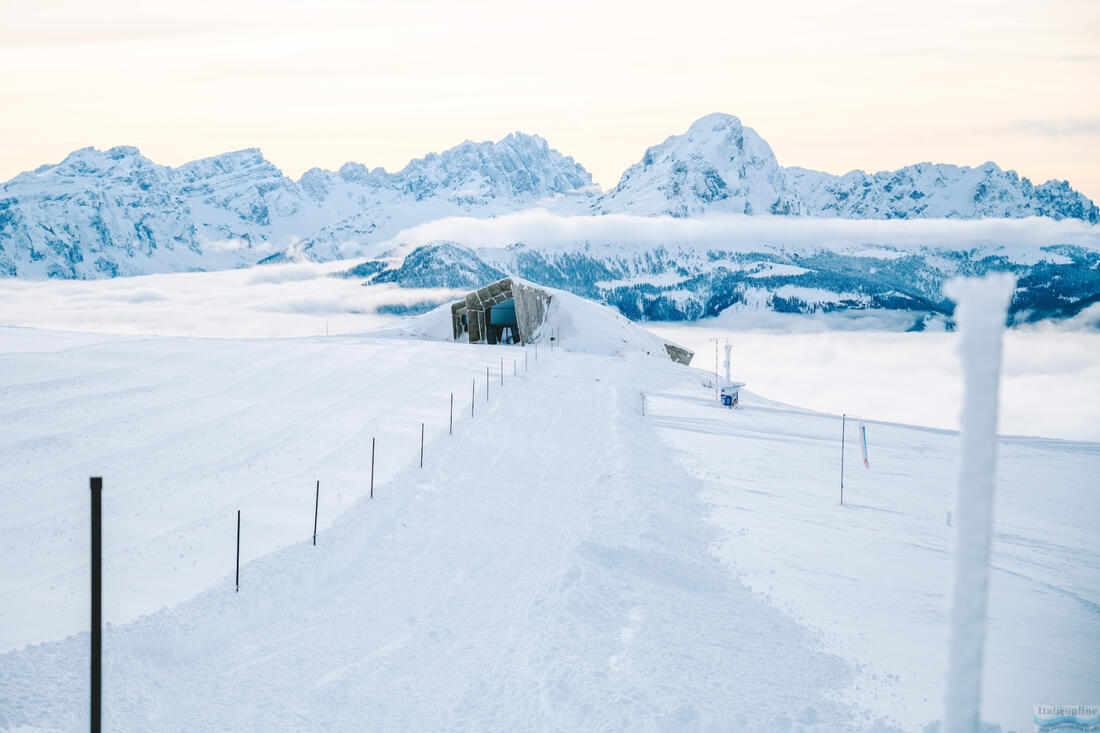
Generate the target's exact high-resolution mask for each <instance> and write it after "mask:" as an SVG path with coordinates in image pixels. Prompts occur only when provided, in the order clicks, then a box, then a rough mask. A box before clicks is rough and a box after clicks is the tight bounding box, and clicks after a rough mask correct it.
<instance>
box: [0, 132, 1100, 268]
mask: <svg viewBox="0 0 1100 733" xmlns="http://www.w3.org/2000/svg"><path fill="white" fill-rule="evenodd" d="M533 207H541V208H546V209H549V210H551V211H554V212H558V213H570V214H586V215H589V214H590V215H601V214H608V213H617V214H629V215H638V216H656V215H671V216H674V217H695V216H700V215H706V214H717V213H736V214H750V215H760V214H767V215H782V216H809V217H834V218H835V217H843V218H858V219H895V218H962V219H972V218H982V217H997V218H1018V217H1027V216H1043V217H1049V218H1053V219H1079V220H1082V221H1085V222H1089V223H1093V224H1095V223H1097V222H1098V221H1100V211H1098V209H1097V207H1096V205H1095V204H1093V203H1092V202H1091V201H1090V200H1089V199H1087V198H1086V197H1085V196H1083V195H1082V194H1080V193H1078V192H1076V191H1074V190H1073V189H1072V188H1071V187H1070V186H1069V184H1068V183H1067V182H1065V181H1061V182H1059V181H1048V182H1047V183H1044V184H1041V185H1034V184H1032V183H1031V182H1030V181H1029V180H1028V179H1026V178H1021V177H1019V176H1018V175H1017V174H1016V173H1015V172H1013V171H1003V170H1001V169H1000V168H998V167H997V166H996V165H994V164H993V163H987V164H985V165H982V166H980V167H978V168H965V167H958V166H953V165H933V164H931V163H921V164H918V165H914V166H909V167H906V168H902V169H901V170H898V171H882V172H879V173H873V174H867V173H864V172H862V171H853V172H851V173H847V174H845V175H843V176H835V175H831V174H828V173H821V172H817V171H809V170H806V169H803V168H784V167H782V166H780V165H779V163H778V161H777V160H776V157H775V154H774V153H773V152H772V150H771V148H770V147H769V146H768V144H767V143H766V142H765V141H764V140H763V139H762V138H761V137H760V136H759V135H758V134H757V133H756V132H754V131H753V130H752V129H750V128H748V127H745V126H744V125H742V124H741V122H740V120H738V119H737V118H736V117H733V116H730V115H724V114H714V115H708V116H707V117H704V118H702V119H700V120H698V121H697V122H695V123H694V124H693V125H692V126H691V127H690V129H689V130H688V131H687V132H686V133H684V134H683V135H676V136H672V137H670V138H668V139H667V140H666V141H665V142H663V143H661V144H660V145H657V146H654V147H651V148H649V149H648V150H647V151H646V152H645V155H644V156H643V157H642V159H641V160H640V161H639V162H638V163H636V164H635V165H633V166H631V167H630V168H629V169H628V170H627V171H626V173H625V174H624V175H623V177H622V180H621V181H620V182H619V184H618V185H617V186H616V187H615V188H614V189H612V190H610V191H608V192H606V193H603V194H601V193H600V192H599V190H598V188H597V187H596V186H594V185H593V183H592V178H591V176H590V175H589V174H588V172H587V171H586V170H585V169H584V168H583V167H582V166H581V165H580V164H578V163H576V162H575V161H574V160H573V159H572V158H569V157H566V156H564V155H562V154H560V153H558V152H557V151H556V150H554V149H552V148H550V146H549V145H548V144H547V142H546V141H545V140H543V139H542V138H540V137H537V136H532V135H524V134H520V133H514V134H512V135H509V136H508V137H506V138H504V139H502V140H500V141H498V142H495V143H493V142H481V143H473V142H465V143H462V144H461V145H459V146H457V147H455V148H452V149H450V150H447V151H445V152H443V153H440V154H436V153H433V154H430V155H428V156H426V157H424V158H421V159H418V160H414V161H412V162H410V163H409V164H408V165H407V166H406V167H405V168H404V169H403V170H401V171H399V172H397V173H389V172H387V171H385V170H383V169H381V168H375V169H368V168H367V167H366V166H364V165H361V164H359V163H347V164H346V165H344V166H342V167H341V168H340V169H339V170H338V171H327V170H321V169H319V168H314V169H311V170H309V171H307V172H306V173H305V174H304V175H302V177H301V178H300V179H299V180H297V181H295V180H292V179H290V178H288V177H287V176H285V175H283V173H282V172H281V171H280V170H279V169H278V168H276V167H275V166H274V165H273V164H272V163H270V162H269V161H268V160H266V159H265V158H264V157H263V155H262V154H261V153H260V151H259V150H257V149H248V150H241V151H237V152H233V153H226V154H224V155H218V156H215V157H212V158H205V159H203V160H198V161H194V162H192V163H187V164H185V165H182V166H179V167H177V168H170V167H166V166H161V165H157V164H155V163H153V162H152V161H150V160H149V159H148V158H145V157H144V156H142V155H141V153H140V152H139V151H138V150H137V149H136V148H132V147H117V148H111V149H110V150H106V151H98V150H95V149H92V148H85V149H82V150H77V151H76V152H74V153H72V154H71V155H69V156H68V157H67V158H65V160H63V161H61V162H60V163H58V164H56V165H46V166H42V167H40V168H38V169H36V170H34V171H31V172H27V173H23V174H20V175H18V176H16V177H15V178H13V179H12V180H11V181H9V182H7V183H5V184H3V185H0V277H26V278H42V277H58V278H94V277H115V276H119V275H137V274H148V273H155V272H176V271H187V270H217V269H226V268H233V267H245V266H250V265H254V264H257V263H264V262H275V261H281V260H285V259H287V258H288V257H307V258H309V259H313V260H318V261H327V260H333V259H342V258H349V257H358V256H361V255H365V254H366V253H367V250H368V247H369V246H370V245H373V244H379V243H384V242H388V241H389V240H391V239H392V238H394V237H395V236H396V235H397V234H398V233H400V232H402V231H403V230H406V229H408V228H409V227H413V226H415V225H419V224H423V223H425V222H429V221H433V220H437V219H441V218H444V217H450V216H474V217H481V218H484V217H492V216H497V215H500V214H505V213H511V212H516V211H520V210H524V209H529V208H533ZM420 244H423V242H421V243H420ZM597 244H598V243H597ZM1043 244H1056V242H1050V243H1043Z"/></svg>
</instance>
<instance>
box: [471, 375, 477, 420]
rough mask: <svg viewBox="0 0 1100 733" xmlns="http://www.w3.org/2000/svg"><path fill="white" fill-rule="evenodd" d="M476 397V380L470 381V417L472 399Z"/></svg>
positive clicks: (472, 410)
mask: <svg viewBox="0 0 1100 733" xmlns="http://www.w3.org/2000/svg"><path fill="white" fill-rule="evenodd" d="M476 397H477V380H476V379H471V380H470V417H473V416H474V399H475V398H476Z"/></svg>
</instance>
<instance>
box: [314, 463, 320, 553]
mask: <svg viewBox="0 0 1100 733" xmlns="http://www.w3.org/2000/svg"><path fill="white" fill-rule="evenodd" d="M320 506H321V480H320V479H317V497H316V498H315V499H314V500H313V546H314V547H316V546H317V510H318V508H320Z"/></svg>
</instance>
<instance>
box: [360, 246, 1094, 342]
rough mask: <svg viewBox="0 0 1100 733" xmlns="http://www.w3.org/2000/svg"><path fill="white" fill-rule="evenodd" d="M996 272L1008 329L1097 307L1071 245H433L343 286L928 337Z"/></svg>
mask: <svg viewBox="0 0 1100 733" xmlns="http://www.w3.org/2000/svg"><path fill="white" fill-rule="evenodd" d="M993 271H1010V272H1013V273H1015V274H1016V276H1017V278H1018V283H1017V289H1016V293H1015V295H1014V296H1013V300H1012V303H1011V306H1010V309H1009V310H1010V320H1011V322H1013V323H1026V322H1035V321H1041V320H1051V319H1053V320H1057V319H1065V318H1071V317H1074V316H1077V315H1078V314H1080V313H1081V312H1082V311H1083V310H1085V309H1086V308H1089V307H1090V306H1093V305H1095V304H1096V303H1098V302H1100V250H1098V249H1095V248H1089V247H1080V246H1073V245H1052V246H1044V247H1035V248H1033V249H1018V250H1016V251H1008V250H1005V249H1003V248H999V247H996V246H990V247H982V248H977V249H972V250H968V251H954V250H952V249H949V248H944V247H936V246H928V247H918V248H909V249H902V248H893V247H882V246H879V247H866V246H851V247H821V246H803V247H788V246H784V245H769V244H763V245H761V246H758V247H729V248H725V249H719V248H714V247H702V246H698V245H696V244H692V243H674V242H670V243H669V244H668V245H657V246H653V245H635V246H623V245H622V244H621V243H616V244H610V243H604V244H593V243H591V242H588V241H576V242H573V243H562V244H559V245H557V246H532V245H528V244H522V243H518V244H515V245H513V246H511V247H505V248H500V247H476V248H474V247H468V246H463V245H461V244H459V243H455V242H432V243H429V244H426V245H423V246H421V247H418V248H417V249H415V250H413V251H412V252H410V253H409V254H408V255H407V256H406V257H405V258H404V259H403V260H401V259H400V258H397V260H396V261H393V262H386V261H383V260H371V261H368V262H365V263H363V264H361V265H359V266H357V267H356V268H354V269H353V270H351V271H349V272H348V273H347V276H348V277H357V278H363V279H364V281H365V282H370V283H395V284H398V285H401V286H402V287H406V288H420V287H426V286H431V287H448V288H475V287H479V286H481V285H483V284H484V283H485V282H487V281H490V280H495V279H497V278H500V277H504V276H512V277H521V278H526V279H528V280H531V281H534V282H537V283H540V284H543V285H547V286H551V287H556V288H560V289H562V290H568V291H570V292H573V293H575V294H577V295H581V296H583V297H586V298H591V299H593V300H597V301H600V302H602V303H605V304H607V305H610V306H613V307H614V308H616V309H617V310H618V311H619V312H620V313H622V314H623V315H625V316H626V317H627V318H630V319H631V320H635V321H693V320H697V319H699V318H708V317H713V316H717V315H719V314H722V313H724V312H732V313H749V314H751V313H756V312H764V311H773V312H777V313H801V314H823V313H841V312H846V313H849V314H858V313H860V312H862V313H872V312H873V313H876V314H880V315H884V314H887V313H889V314H891V315H890V316H889V326H890V327H892V328H908V329H910V330H923V329H924V328H926V327H928V326H929V325H931V324H933V323H937V324H938V325H939V326H940V327H943V326H944V325H946V324H950V319H951V316H952V314H953V312H954V307H953V305H952V304H951V302H950V301H949V300H948V299H947V298H946V297H945V296H944V294H943V285H944V283H945V282H947V281H948V280H950V279H951V278H953V277H956V276H960V275H982V274H985V273H988V272H993ZM432 305H433V304H432V303H423V304H421V307H422V308H425V309H426V308H429V307H431V306H432Z"/></svg>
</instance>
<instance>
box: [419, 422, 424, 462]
mask: <svg viewBox="0 0 1100 733" xmlns="http://www.w3.org/2000/svg"><path fill="white" fill-rule="evenodd" d="M420 467H421V468H424V423H420Z"/></svg>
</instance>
